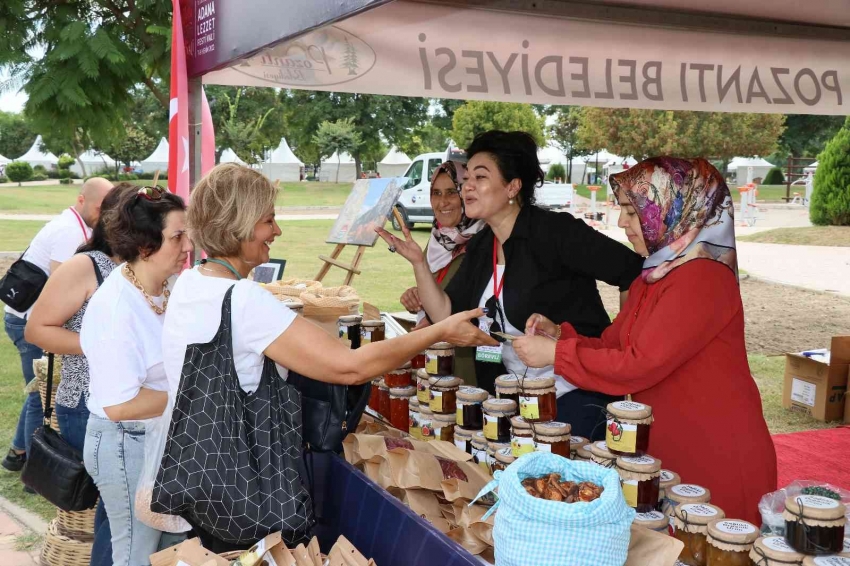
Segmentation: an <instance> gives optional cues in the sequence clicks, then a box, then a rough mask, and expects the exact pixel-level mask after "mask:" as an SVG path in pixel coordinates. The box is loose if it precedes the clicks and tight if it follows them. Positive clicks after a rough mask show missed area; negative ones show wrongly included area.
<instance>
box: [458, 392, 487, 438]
mask: <svg viewBox="0 0 850 566" xmlns="http://www.w3.org/2000/svg"><path fill="white" fill-rule="evenodd" d="M489 396H490V394H489V393H487V392H486V391H484V390H483V389H479V388H477V387H461V388H460V389H458V392H457V424H458V425H459V426H462V427H465V428H473V429H477V430H481V429H482V428H484V407H483V406H482V404H483V403H484V401H486V400H487V398H488V397H489Z"/></svg>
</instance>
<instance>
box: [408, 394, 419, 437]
mask: <svg viewBox="0 0 850 566" xmlns="http://www.w3.org/2000/svg"><path fill="white" fill-rule="evenodd" d="M407 414H408V415H409V417H410V422H409V425H408V430H407V433H408V434H409V435H410V436H412V437H413V438H416V439H420V438H422V425H420V424H419V418H420V417H419V399H417V398H416V395H414V396H413V397H411V398H410V399H409V400H408V402H407Z"/></svg>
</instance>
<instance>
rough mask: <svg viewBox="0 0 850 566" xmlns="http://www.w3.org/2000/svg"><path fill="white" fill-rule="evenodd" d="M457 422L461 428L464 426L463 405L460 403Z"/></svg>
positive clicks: (456, 416) (458, 403) (458, 404)
mask: <svg viewBox="0 0 850 566" xmlns="http://www.w3.org/2000/svg"><path fill="white" fill-rule="evenodd" d="M455 420H456V421H457V424H458V425H459V426H463V425H464V422H463V403H461V402H460V401H458V402H457V414H456V415H455Z"/></svg>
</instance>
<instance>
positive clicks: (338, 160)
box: [336, 150, 342, 183]
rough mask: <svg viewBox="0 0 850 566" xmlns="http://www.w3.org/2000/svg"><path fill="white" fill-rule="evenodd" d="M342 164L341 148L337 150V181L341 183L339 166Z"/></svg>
mask: <svg viewBox="0 0 850 566" xmlns="http://www.w3.org/2000/svg"><path fill="white" fill-rule="evenodd" d="M341 164H342V155H340V153H339V150H337V152H336V182H337V183H339V167H340V165H341Z"/></svg>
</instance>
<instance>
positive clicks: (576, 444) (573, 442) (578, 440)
mask: <svg viewBox="0 0 850 566" xmlns="http://www.w3.org/2000/svg"><path fill="white" fill-rule="evenodd" d="M589 443H590V441H589V440H588V439H586V438H585V437H583V436H570V458H571V459H573V460H577V459H578V458H576V455H577V453H578V449H579V448H581V447H582V446H587V445H588V444H589Z"/></svg>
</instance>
